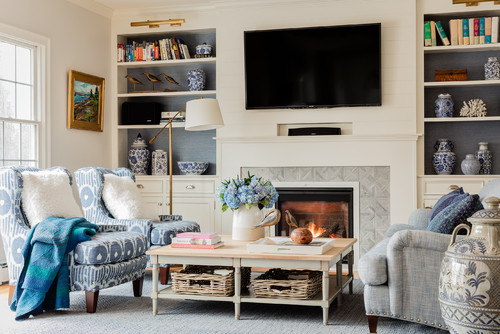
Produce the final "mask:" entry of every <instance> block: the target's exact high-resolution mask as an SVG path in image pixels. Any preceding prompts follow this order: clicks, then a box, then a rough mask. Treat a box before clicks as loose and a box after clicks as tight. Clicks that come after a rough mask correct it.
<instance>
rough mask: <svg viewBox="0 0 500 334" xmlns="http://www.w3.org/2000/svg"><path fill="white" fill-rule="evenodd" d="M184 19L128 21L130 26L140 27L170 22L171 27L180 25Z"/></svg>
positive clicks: (151, 26)
mask: <svg viewBox="0 0 500 334" xmlns="http://www.w3.org/2000/svg"><path fill="white" fill-rule="evenodd" d="M184 22H186V20H184V19H168V20H158V21H150V20H147V21H140V22H130V26H131V27H142V26H149V27H150V28H159V27H160V25H162V24H170V26H171V27H180V26H181V25H182V24H183V23H184Z"/></svg>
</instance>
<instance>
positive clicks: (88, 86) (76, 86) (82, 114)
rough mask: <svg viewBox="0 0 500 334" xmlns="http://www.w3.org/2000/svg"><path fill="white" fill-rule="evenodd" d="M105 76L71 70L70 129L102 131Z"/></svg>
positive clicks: (69, 88)
mask: <svg viewBox="0 0 500 334" xmlns="http://www.w3.org/2000/svg"><path fill="white" fill-rule="evenodd" d="M103 107H104V78H100V77H97V76H94V75H90V74H85V73H82V72H77V71H73V70H69V79H68V129H80V130H92V131H101V132H102V129H103V124H102V121H103V116H104V108H103Z"/></svg>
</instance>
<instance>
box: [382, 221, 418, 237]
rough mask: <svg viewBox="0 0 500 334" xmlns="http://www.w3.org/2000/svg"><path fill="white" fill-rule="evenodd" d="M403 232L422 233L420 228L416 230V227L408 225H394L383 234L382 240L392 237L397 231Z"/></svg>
mask: <svg viewBox="0 0 500 334" xmlns="http://www.w3.org/2000/svg"><path fill="white" fill-rule="evenodd" d="M404 230H420V231H422V229H421V228H418V227H416V226H412V225H408V224H395V225H391V226H389V228H388V229H387V231H385V233H384V239H386V238H390V237H392V236H393V235H394V234H395V233H396V232H399V231H404Z"/></svg>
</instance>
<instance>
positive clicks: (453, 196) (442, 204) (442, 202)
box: [429, 187, 464, 222]
mask: <svg viewBox="0 0 500 334" xmlns="http://www.w3.org/2000/svg"><path fill="white" fill-rule="evenodd" d="M463 193H464V190H463V188H462V187H460V188H458V189H456V190H453V191H450V192H449V193H447V194H446V195H444V196H443V197H441V198H440V199H439V200H438V201H437V203H436V204H435V205H434V207H433V208H432V211H431V215H430V217H429V222H430V221H431V220H432V218H434V217H435V216H436V215H437V214H438V213H440V212H441V211H443V210H444V209H445V208H446V207H447V206H448V205H450V204H451V203H453V202H454V201H455V200H457V197H458V196H459V195H463Z"/></svg>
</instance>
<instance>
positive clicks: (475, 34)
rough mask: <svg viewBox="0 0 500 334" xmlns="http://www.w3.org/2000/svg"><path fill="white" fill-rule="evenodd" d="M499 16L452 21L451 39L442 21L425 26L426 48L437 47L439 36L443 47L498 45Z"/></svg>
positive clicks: (428, 23) (427, 23)
mask: <svg viewBox="0 0 500 334" xmlns="http://www.w3.org/2000/svg"><path fill="white" fill-rule="evenodd" d="M498 23H499V18H498V16H494V17H477V18H470V19H453V20H450V22H449V26H450V35H449V36H450V37H449V38H448V36H447V35H446V32H445V30H444V29H443V26H442V24H441V22H440V21H427V22H425V24H424V46H436V45H437V36H438V35H439V37H440V39H441V42H442V43H443V45H474V44H490V43H498Z"/></svg>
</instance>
